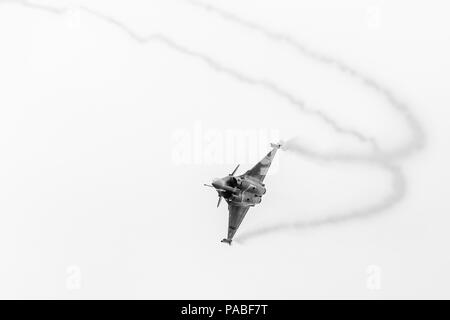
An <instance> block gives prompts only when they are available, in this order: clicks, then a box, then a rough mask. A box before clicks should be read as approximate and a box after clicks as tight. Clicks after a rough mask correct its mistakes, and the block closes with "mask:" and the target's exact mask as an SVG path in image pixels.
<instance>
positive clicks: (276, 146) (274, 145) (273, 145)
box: [270, 141, 283, 149]
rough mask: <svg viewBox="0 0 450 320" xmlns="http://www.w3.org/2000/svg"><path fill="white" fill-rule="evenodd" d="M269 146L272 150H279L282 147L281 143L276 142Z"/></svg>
mask: <svg viewBox="0 0 450 320" xmlns="http://www.w3.org/2000/svg"><path fill="white" fill-rule="evenodd" d="M270 146H271V147H272V148H277V149H280V148H281V147H282V146H283V141H280V142H278V143H271V144H270Z"/></svg>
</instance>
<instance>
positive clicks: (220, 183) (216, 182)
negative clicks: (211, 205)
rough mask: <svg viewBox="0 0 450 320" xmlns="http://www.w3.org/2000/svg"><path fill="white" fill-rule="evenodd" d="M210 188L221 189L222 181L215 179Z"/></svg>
mask: <svg viewBox="0 0 450 320" xmlns="http://www.w3.org/2000/svg"><path fill="white" fill-rule="evenodd" d="M211 184H212V186H213V187H214V188H216V189H220V188H221V187H222V185H223V182H222V180H221V179H220V178H216V179H214V180H213V181H212V183H211Z"/></svg>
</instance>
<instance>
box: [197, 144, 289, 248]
mask: <svg viewBox="0 0 450 320" xmlns="http://www.w3.org/2000/svg"><path fill="white" fill-rule="evenodd" d="M270 146H271V147H272V148H273V149H272V151H270V152H269V153H268V154H267V155H266V156H265V157H264V158H263V159H262V160H261V161H260V162H258V163H257V164H256V165H255V166H254V167H253V168H252V169H250V170H248V171H247V172H246V173H244V174H242V175H240V176H235V175H234V174H235V173H236V171H237V169H238V168H239V165H238V166H237V167H236V169H234V170H233V172H232V173H230V174H229V175H228V176H226V177H224V178H217V179H214V180H213V181H212V183H211V185H208V184H205V186H207V187H211V188H214V189H215V190H216V191H217V193H218V194H219V201H218V202H217V207H219V205H220V203H221V201H222V198H224V199H225V201H226V202H227V203H228V211H229V216H228V236H227V238H226V239H223V240H222V241H221V242H224V243H228V244H229V245H231V241H232V240H233V236H234V234H235V233H236V231H237V229H238V228H239V226H240V225H241V222H242V220H244V217H245V215H246V214H247V211H248V209H250V207H254V206H255V205H256V204H258V203H260V202H261V197H262V196H263V195H264V194H265V193H266V187H265V185H264V183H263V181H264V178H265V177H266V174H267V171H268V170H269V167H270V165H271V164H272V160H273V159H274V157H275V154H276V153H277V150H278V149H280V148H281V143H278V144H274V143H271V144H270Z"/></svg>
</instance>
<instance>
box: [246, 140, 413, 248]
mask: <svg viewBox="0 0 450 320" xmlns="http://www.w3.org/2000/svg"><path fill="white" fill-rule="evenodd" d="M283 150H285V151H289V152H293V153H295V154H297V155H299V156H302V157H305V158H309V159H312V160H314V161H320V162H332V163H347V164H348V163H353V164H358V165H366V166H375V167H378V168H381V169H383V170H385V171H386V172H388V173H389V175H390V176H391V180H390V187H391V190H390V193H389V194H388V195H387V196H385V197H383V198H381V199H380V200H379V201H377V202H375V203H372V204H368V205H366V206H363V207H361V208H356V209H353V210H349V211H347V212H341V213H333V214H331V215H329V216H325V217H320V218H315V219H311V220H299V221H290V222H286V223H280V224H276V225H271V226H267V227H262V228H258V229H255V230H250V231H247V232H245V233H243V234H241V235H240V236H239V237H238V238H237V241H238V242H240V243H243V242H245V241H246V240H248V239H250V238H254V237H258V236H263V235H266V234H269V233H274V232H282V231H288V230H301V229H307V228H313V227H321V226H325V225H331V224H341V223H344V222H347V221H350V220H357V219H363V218H369V217H371V216H374V215H375V214H377V213H381V212H386V211H387V209H390V208H392V207H393V206H395V205H396V204H397V203H399V202H400V201H401V200H402V199H403V197H404V196H405V194H406V179H405V176H404V174H403V171H402V170H401V168H400V167H399V166H398V165H395V164H392V163H391V162H390V161H386V160H385V159H384V157H383V156H380V157H371V156H356V155H353V154H344V153H340V154H334V155H333V154H321V153H317V152H314V151H311V150H309V149H306V148H303V147H302V146H301V145H300V144H298V143H297V141H296V139H295V138H293V139H291V140H289V141H287V142H286V143H285V145H284V148H283Z"/></svg>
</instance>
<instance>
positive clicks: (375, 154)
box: [0, 0, 426, 241]
mask: <svg viewBox="0 0 450 320" xmlns="http://www.w3.org/2000/svg"><path fill="white" fill-rule="evenodd" d="M184 1H186V3H188V4H190V5H191V6H194V7H197V8H199V9H202V10H206V11H207V12H210V13H211V14H215V15H217V16H218V17H219V18H221V19H225V20H226V21H228V22H230V23H234V24H236V25H239V26H240V27H243V28H246V29H249V30H252V31H254V32H258V33H259V34H262V35H263V36H265V37H266V38H267V39H269V40H271V41H273V42H277V43H282V44H284V45H286V46H289V47H291V48H293V49H294V50H296V52H298V54H300V55H303V56H305V57H308V58H310V59H312V60H315V61H316V62H320V63H322V64H325V65H328V66H329V67H333V68H336V69H337V70H339V71H341V72H342V73H343V74H346V75H348V76H349V77H353V78H354V79H355V80H358V81H360V82H361V83H362V84H363V85H364V86H366V87H367V88H370V89H372V90H374V92H376V93H377V94H379V95H381V96H383V97H384V98H385V100H386V101H387V102H388V104H389V105H390V106H391V107H392V108H393V109H394V110H396V111H397V112H398V113H399V114H400V115H401V116H402V118H403V119H404V121H405V122H406V123H407V125H408V128H409V129H410V131H411V138H410V139H409V141H408V142H407V143H405V144H403V145H401V146H399V147H397V148H395V149H393V150H388V151H386V150H382V148H380V146H379V145H378V143H377V141H376V139H375V138H373V137H369V136H366V135H365V134H364V133H362V132H359V131H357V130H354V129H350V128H345V127H343V126H342V125H340V124H339V123H338V122H337V121H335V120H334V119H333V118H332V117H330V116H328V115H327V114H325V113H324V112H322V111H321V110H318V109H313V108H310V107H308V106H307V105H306V103H305V102H304V101H302V100H301V99H299V98H298V97H296V96H295V95H294V94H292V93H291V92H289V91H288V90H285V89H283V88H282V87H280V86H278V85H277V84H276V83H273V82H271V81H268V80H266V79H258V78H254V77H252V76H250V75H247V74H244V73H241V72H240V71H239V70H235V69H233V68H230V67H228V66H226V65H224V64H222V63H220V62H219V61H217V60H215V59H213V58H212V57H210V56H208V55H206V54H203V53H201V52H198V51H195V50H193V49H191V48H189V47H188V46H185V45H183V44H181V43H179V42H177V41H175V40H174V39H172V38H170V37H167V36H166V35H164V34H162V33H153V34H150V35H140V34H139V33H137V32H135V31H134V30H132V29H131V28H130V27H128V26H127V25H126V24H125V23H123V22H122V21H120V20H118V19H116V18H114V17H111V16H108V15H105V14H103V13H101V12H98V11H96V10H92V9H90V8H88V7H84V6H79V7H78V9H79V10H81V11H84V12H86V13H88V14H90V15H92V16H94V17H96V18H98V19H100V20H102V21H104V22H106V23H108V24H110V25H112V26H114V27H116V28H118V29H119V30H121V31H122V32H124V33H125V34H127V35H128V36H129V37H130V38H131V39H132V40H133V41H136V42H138V43H140V44H145V43H148V42H151V41H156V42H159V43H161V44H163V45H166V46H167V47H169V48H171V49H173V50H175V51H177V52H179V53H181V54H183V55H186V56H189V57H191V58H194V59H197V60H199V61H201V62H203V63H204V64H205V65H207V66H208V67H210V68H211V69H213V70H215V71H217V72H221V73H224V74H227V75H228V76H230V77H231V78H233V79H235V80H238V81H240V82H242V83H245V84H247V85H251V86H256V87H259V88H261V89H264V90H268V91H270V92H272V93H273V94H275V95H277V96H279V97H280V98H282V99H285V100H286V101H287V102H289V103H290V104H292V105H294V106H296V107H297V108H298V109H299V110H300V111H301V112H303V113H305V114H309V115H311V116H316V117H318V118H319V119H321V120H322V121H323V122H325V123H326V124H327V125H329V126H330V127H331V128H332V129H333V130H334V131H335V132H336V133H337V134H341V135H348V136H351V137H353V138H354V139H356V140H358V141H360V142H363V143H366V144H368V145H370V146H371V150H372V153H370V154H367V155H361V154H351V153H346V154H345V153H318V152H315V151H313V150H310V149H308V148H306V147H304V146H302V145H301V144H299V143H298V142H297V141H296V139H295V138H293V139H291V140H290V141H289V142H288V143H287V144H286V146H285V150H288V151H291V152H293V153H295V154H298V155H300V156H302V157H306V158H309V159H311V160H315V161H328V162H341V163H357V164H364V165H370V166H377V167H380V168H382V169H384V170H386V171H387V172H389V173H390V175H391V185H392V192H391V194H389V195H388V196H387V197H385V198H383V199H381V200H380V201H379V202H377V203H375V204H371V205H368V206H365V207H362V208H359V209H355V210H353V211H350V212H347V213H346V214H343V215H332V216H328V217H324V218H319V219H313V220H309V221H304V220H303V221H297V222H290V223H284V224H278V225H274V226H269V227H266V228H260V229H257V230H253V231H248V232H246V233H243V234H242V235H240V236H239V237H238V239H237V240H238V241H239V240H240V241H243V240H247V239H249V238H252V237H255V236H261V235H265V234H267V233H271V232H275V231H282V230H286V229H298V228H307V227H317V226H321V225H325V224H335V223H341V222H345V221H348V220H351V219H356V218H364V217H368V216H371V215H373V214H375V213H380V212H383V211H385V210H386V209H388V208H390V207H392V206H393V205H395V204H396V203H398V202H399V201H400V200H401V199H402V198H403V196H404V195H405V192H406V179H405V177H404V174H403V172H402V170H401V168H400V167H399V166H398V165H396V164H394V162H395V161H396V160H399V159H401V158H404V157H406V156H409V155H411V154H412V153H413V152H414V151H417V150H420V149H422V148H423V147H424V146H425V140H426V139H425V133H424V131H423V129H422V127H421V126H420V123H419V121H418V120H417V118H416V117H415V116H414V115H413V113H412V112H411V110H410V109H409V108H408V106H407V105H406V104H404V103H403V102H401V101H400V99H398V98H397V97H396V96H395V95H394V93H393V92H392V91H391V90H389V89H388V88H386V87H384V86H383V85H381V84H380V83H378V82H377V81H375V80H374V79H372V78H371V77H369V76H367V75H364V74H363V73H361V72H359V71H358V70H356V69H354V68H352V67H350V66H349V65H348V64H346V63H344V62H342V61H340V60H338V59H336V58H333V57H330V56H327V55H324V54H322V53H320V52H316V51H314V50H312V49H310V48H309V47H307V46H306V45H304V44H302V43H300V42H298V41H297V40H295V39H294V38H292V37H290V36H288V35H286V34H283V33H279V32H275V31H273V30H270V29H268V28H266V27H265V26H262V25H259V24H256V23H254V22H251V21H247V20H244V19H242V18H241V17H239V16H237V15H235V14H233V13H231V12H228V11H225V10H222V9H220V8H217V7H214V6H212V5H209V4H205V3H203V2H200V1H197V0H184ZM0 3H14V4H20V5H23V6H26V7H28V8H31V9H36V10H44V11H46V12H48V13H51V14H58V15H61V14H65V13H67V12H68V11H69V8H68V7H58V6H53V5H46V4H40V3H38V2H34V1H29V0H0ZM71 8H73V7H71Z"/></svg>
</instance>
